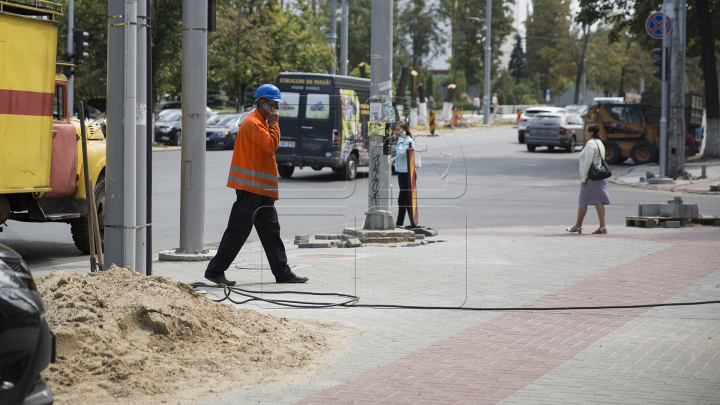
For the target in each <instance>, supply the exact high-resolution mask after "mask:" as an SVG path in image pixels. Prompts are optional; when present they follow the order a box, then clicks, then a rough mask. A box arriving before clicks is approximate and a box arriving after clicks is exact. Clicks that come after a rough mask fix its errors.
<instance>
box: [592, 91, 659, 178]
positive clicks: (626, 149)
mask: <svg viewBox="0 0 720 405" xmlns="http://www.w3.org/2000/svg"><path fill="white" fill-rule="evenodd" d="M649 107H650V105H648V104H636V103H627V102H609V103H601V104H596V105H594V106H592V107H591V108H590V110H588V112H587V114H586V115H585V126H587V125H589V124H598V126H599V127H600V139H601V140H602V142H603V144H604V145H605V161H607V162H608V163H609V164H619V163H622V162H624V161H626V160H627V159H632V160H633V162H634V163H635V164H636V165H642V164H646V163H652V162H656V161H657V160H658V145H659V134H660V128H659V126H658V125H656V124H654V123H651V122H650V120H649V119H648V118H649V115H648V108H649Z"/></svg>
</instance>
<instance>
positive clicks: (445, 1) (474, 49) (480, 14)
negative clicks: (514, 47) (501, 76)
mask: <svg viewBox="0 0 720 405" xmlns="http://www.w3.org/2000/svg"><path fill="white" fill-rule="evenodd" d="M511 4H514V0H493V1H492V3H491V5H492V7H491V18H492V26H491V29H490V34H491V35H490V43H491V61H492V63H491V72H492V76H494V75H495V72H496V71H497V69H498V67H499V58H500V56H501V50H500V45H502V43H503V42H504V41H505V37H506V36H507V35H508V34H509V33H510V32H512V22H513V18H512V12H511V10H510V5H511ZM439 10H440V12H441V15H442V16H443V17H445V18H447V19H448V20H449V21H450V24H451V25H452V31H453V33H452V43H451V46H452V49H453V52H452V56H451V57H450V59H449V61H448V62H449V63H450V70H452V71H454V72H455V71H459V70H462V71H463V72H464V74H465V77H466V78H467V80H468V83H469V84H470V85H474V84H480V83H482V81H483V70H484V64H485V51H484V48H485V46H484V44H485V36H486V32H487V31H486V30H485V28H484V26H485V24H484V22H483V23H480V22H477V21H474V20H470V17H477V18H480V19H482V20H484V19H485V16H486V15H485V12H486V2H485V1H483V0H440V9H439Z"/></svg>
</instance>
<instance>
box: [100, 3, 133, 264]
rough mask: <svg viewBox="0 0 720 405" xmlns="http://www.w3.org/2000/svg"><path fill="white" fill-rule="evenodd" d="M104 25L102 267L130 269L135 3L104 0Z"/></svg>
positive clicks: (131, 247)
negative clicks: (104, 192)
mask: <svg viewBox="0 0 720 405" xmlns="http://www.w3.org/2000/svg"><path fill="white" fill-rule="evenodd" d="M108 24H109V26H108V84H107V86H108V87H107V94H108V97H107V122H108V129H107V162H106V170H107V173H106V176H105V179H106V181H105V190H106V199H105V206H106V211H105V247H106V248H105V250H106V251H105V263H106V266H107V267H109V266H110V265H111V264H116V265H118V266H121V267H128V266H130V267H132V268H133V269H135V229H134V227H135V189H136V187H135V167H136V161H135V135H136V132H135V131H136V130H135V122H136V107H135V103H136V91H137V89H136V82H135V74H136V46H137V26H136V24H137V2H136V1H134V0H108ZM126 124H128V125H126Z"/></svg>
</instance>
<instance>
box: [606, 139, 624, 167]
mask: <svg viewBox="0 0 720 405" xmlns="http://www.w3.org/2000/svg"><path fill="white" fill-rule="evenodd" d="M603 145H604V146H605V161H606V162H607V164H609V165H616V164H619V163H620V162H621V161H622V160H621V159H622V157H621V156H622V152H620V145H618V144H617V142H615V141H610V140H607V139H606V140H604V141H603Z"/></svg>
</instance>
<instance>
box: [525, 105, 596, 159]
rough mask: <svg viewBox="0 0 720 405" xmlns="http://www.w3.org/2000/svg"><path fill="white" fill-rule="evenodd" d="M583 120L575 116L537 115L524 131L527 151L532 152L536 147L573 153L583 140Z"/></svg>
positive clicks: (565, 114)
mask: <svg viewBox="0 0 720 405" xmlns="http://www.w3.org/2000/svg"><path fill="white" fill-rule="evenodd" d="M584 127H585V126H584V124H583V119H582V117H580V116H579V115H577V114H568V113H542V114H537V115H536V116H535V117H533V119H532V121H530V125H528V126H527V128H526V129H525V143H526V145H527V150H529V151H530V152H534V151H535V148H537V147H538V146H547V148H548V149H549V150H553V149H555V147H556V146H557V147H562V148H565V151H567V152H574V151H575V147H576V146H577V145H578V142H580V143H581V144H582V140H583V128H584Z"/></svg>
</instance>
